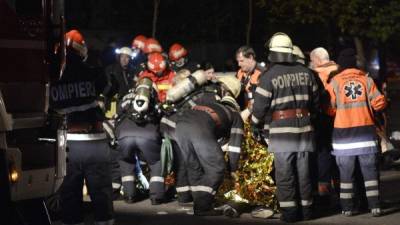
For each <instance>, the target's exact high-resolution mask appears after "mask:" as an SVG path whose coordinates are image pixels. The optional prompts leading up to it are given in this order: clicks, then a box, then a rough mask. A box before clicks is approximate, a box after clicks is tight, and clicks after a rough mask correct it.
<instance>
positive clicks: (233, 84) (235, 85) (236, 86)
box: [217, 75, 241, 98]
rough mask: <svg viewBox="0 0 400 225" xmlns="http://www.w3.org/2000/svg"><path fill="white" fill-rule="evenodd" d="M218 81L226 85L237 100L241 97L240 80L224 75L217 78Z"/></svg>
mask: <svg viewBox="0 0 400 225" xmlns="http://www.w3.org/2000/svg"><path fill="white" fill-rule="evenodd" d="M217 80H218V81H219V82H220V83H222V84H224V85H225V87H226V88H227V89H228V91H230V92H231V93H232V95H233V96H234V97H235V98H237V97H238V96H239V94H240V89H241V83H240V81H239V79H237V78H236V77H234V76H230V75H223V76H219V77H217Z"/></svg>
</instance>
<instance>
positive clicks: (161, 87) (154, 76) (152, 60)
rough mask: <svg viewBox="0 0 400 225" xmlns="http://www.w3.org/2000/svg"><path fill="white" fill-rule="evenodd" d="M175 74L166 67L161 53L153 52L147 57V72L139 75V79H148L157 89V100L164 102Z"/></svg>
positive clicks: (165, 61)
mask: <svg viewBox="0 0 400 225" xmlns="http://www.w3.org/2000/svg"><path fill="white" fill-rule="evenodd" d="M175 74H176V73H175V72H174V71H173V70H171V69H170V68H169V67H168V65H167V60H166V58H165V57H164V56H163V55H162V54H161V53H158V52H153V53H150V54H149V55H148V57H147V70H146V71H144V72H143V73H141V74H140V78H143V77H148V78H150V79H151V80H152V81H153V82H154V84H155V85H156V87H157V95H158V100H159V101H160V102H164V101H165V99H166V95H167V91H168V90H169V89H170V88H171V86H172V82H173V79H174V77H175Z"/></svg>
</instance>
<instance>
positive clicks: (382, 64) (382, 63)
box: [378, 42, 387, 82]
mask: <svg viewBox="0 0 400 225" xmlns="http://www.w3.org/2000/svg"><path fill="white" fill-rule="evenodd" d="M378 56H379V79H380V80H381V81H382V82H383V81H385V80H386V75H387V74H386V73H387V66H386V46H385V44H384V43H382V42H380V43H379V46H378Z"/></svg>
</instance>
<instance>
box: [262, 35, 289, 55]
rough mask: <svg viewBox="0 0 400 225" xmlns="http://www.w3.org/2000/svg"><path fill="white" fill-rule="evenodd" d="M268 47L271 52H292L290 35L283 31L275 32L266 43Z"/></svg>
mask: <svg viewBox="0 0 400 225" xmlns="http://www.w3.org/2000/svg"><path fill="white" fill-rule="evenodd" d="M268 48H269V50H270V51H273V52H280V53H292V52H293V44H292V40H291V39H290V37H289V36H288V35H287V34H285V33H281V32H278V33H275V34H274V35H272V37H271V39H270V40H269V43H268Z"/></svg>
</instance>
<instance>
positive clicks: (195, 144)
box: [176, 112, 225, 212]
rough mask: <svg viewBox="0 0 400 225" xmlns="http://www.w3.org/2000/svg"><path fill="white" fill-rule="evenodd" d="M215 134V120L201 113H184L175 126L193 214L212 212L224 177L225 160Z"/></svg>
mask: <svg viewBox="0 0 400 225" xmlns="http://www.w3.org/2000/svg"><path fill="white" fill-rule="evenodd" d="M214 132H215V124H214V121H212V119H211V118H210V117H209V115H207V114H204V113H202V112H193V113H191V114H189V115H188V114H186V115H185V118H181V119H180V120H179V121H178V123H177V129H176V136H177V142H178V144H179V147H180V150H181V153H182V158H183V160H182V161H183V164H184V167H185V168H186V170H187V176H188V181H189V186H187V187H188V188H187V189H189V190H190V191H191V193H192V197H193V201H194V206H193V209H194V211H195V212H196V211H208V210H211V209H213V208H212V203H213V202H214V195H215V193H216V191H217V189H218V187H219V186H220V185H221V183H222V181H223V177H224V170H225V160H224V156H223V152H222V150H221V147H220V146H219V145H218V143H217V137H216V136H215V134H214Z"/></svg>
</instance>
